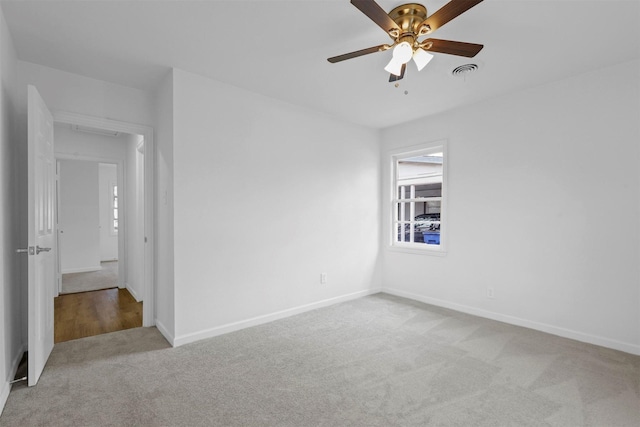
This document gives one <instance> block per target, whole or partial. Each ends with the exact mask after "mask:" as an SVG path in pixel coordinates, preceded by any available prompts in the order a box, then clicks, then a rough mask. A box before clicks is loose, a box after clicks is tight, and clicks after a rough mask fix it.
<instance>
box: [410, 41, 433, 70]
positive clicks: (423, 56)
mask: <svg viewBox="0 0 640 427" xmlns="http://www.w3.org/2000/svg"><path fill="white" fill-rule="evenodd" d="M432 59H433V55H432V54H430V53H429V52H427V51H426V50H424V49H422V48H420V47H419V48H417V49H416V51H415V52H413V62H415V63H416V67H418V71H421V70H422V69H423V68H424V67H426V66H427V64H428V63H429V61H431V60H432Z"/></svg>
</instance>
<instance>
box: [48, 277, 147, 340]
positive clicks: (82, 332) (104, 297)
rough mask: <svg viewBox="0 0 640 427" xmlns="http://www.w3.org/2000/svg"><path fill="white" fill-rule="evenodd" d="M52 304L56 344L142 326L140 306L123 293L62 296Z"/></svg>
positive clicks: (113, 291) (107, 291)
mask: <svg viewBox="0 0 640 427" xmlns="http://www.w3.org/2000/svg"><path fill="white" fill-rule="evenodd" d="M54 301H55V303H54V310H55V312H54V313H55V332H54V342H56V343H59V342H63V341H69V340H75V339H77V338H84V337H90V336H93V335H100V334H106V333H107V332H115V331H121V330H124V329H130V328H137V327H140V326H142V303H141V302H136V300H135V298H133V297H132V296H131V294H130V293H129V291H127V290H126V289H118V288H113V289H105V290H101V291H92V292H81V293H77V294H65V295H60V296H59V297H57V298H55V299H54Z"/></svg>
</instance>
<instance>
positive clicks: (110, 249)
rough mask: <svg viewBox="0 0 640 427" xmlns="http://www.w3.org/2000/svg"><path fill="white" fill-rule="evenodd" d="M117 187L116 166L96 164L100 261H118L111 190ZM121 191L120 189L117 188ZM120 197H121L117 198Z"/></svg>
mask: <svg viewBox="0 0 640 427" xmlns="http://www.w3.org/2000/svg"><path fill="white" fill-rule="evenodd" d="M114 185H115V186H116V187H117V185H118V165H117V164H113V163H100V164H98V198H99V216H100V261H117V260H118V233H117V232H114V231H113V225H112V223H111V221H112V220H113V214H112V209H113V207H112V204H113V202H112V198H113V194H112V188H113V186H114ZM118 189H119V190H122V188H118ZM119 197H122V196H119Z"/></svg>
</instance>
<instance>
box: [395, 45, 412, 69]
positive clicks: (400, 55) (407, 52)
mask: <svg viewBox="0 0 640 427" xmlns="http://www.w3.org/2000/svg"><path fill="white" fill-rule="evenodd" d="M411 57H413V48H412V47H411V45H410V44H409V43H408V42H401V43H398V44H397V45H396V47H394V48H393V59H392V61H396V62H399V63H400V64H406V63H407V62H409V61H411Z"/></svg>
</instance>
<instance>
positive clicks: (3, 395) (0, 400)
mask: <svg viewBox="0 0 640 427" xmlns="http://www.w3.org/2000/svg"><path fill="white" fill-rule="evenodd" d="M25 351H27V345H26V344H23V345H22V347H21V349H20V351H19V352H18V353H17V354H16V355H15V356H14V358H13V361H12V362H11V370H10V371H9V373H10V374H11V375H10V377H9V378H7V379H6V380H5V382H4V384H2V391H0V415H2V411H3V410H4V406H5V404H6V403H7V399H8V398H9V393H11V387H12V384H11V383H10V381H11V379H13V378H15V376H16V372H18V367H19V366H20V361H21V360H22V355H23V354H24V352H25Z"/></svg>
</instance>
